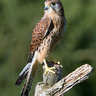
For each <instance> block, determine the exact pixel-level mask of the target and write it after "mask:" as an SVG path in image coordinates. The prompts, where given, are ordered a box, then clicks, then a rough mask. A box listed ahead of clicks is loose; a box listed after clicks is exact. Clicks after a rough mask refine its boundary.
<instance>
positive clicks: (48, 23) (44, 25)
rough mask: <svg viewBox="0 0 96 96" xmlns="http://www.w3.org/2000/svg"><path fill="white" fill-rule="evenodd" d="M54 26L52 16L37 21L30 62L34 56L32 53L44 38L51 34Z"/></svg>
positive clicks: (33, 34)
mask: <svg viewBox="0 0 96 96" xmlns="http://www.w3.org/2000/svg"><path fill="white" fill-rule="evenodd" d="M53 28H54V24H53V22H52V20H51V19H50V18H43V19H41V20H40V21H39V23H37V25H36V27H35V28H34V30H33V33H32V41H31V45H30V52H29V56H28V63H29V62H31V61H32V57H33V56H31V53H32V54H33V53H34V52H35V50H37V49H38V47H39V45H40V44H41V43H42V41H43V39H44V38H45V37H47V36H48V35H49V34H50V32H51V31H52V29H53Z"/></svg>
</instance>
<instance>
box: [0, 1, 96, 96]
mask: <svg viewBox="0 0 96 96" xmlns="http://www.w3.org/2000/svg"><path fill="white" fill-rule="evenodd" d="M43 3H44V0H41V1H40V0H0V76H1V77H0V95H1V96H12V95H13V96H19V94H20V91H21V87H20V88H17V87H15V85H14V83H15V81H16V79H17V77H18V74H19V73H20V71H21V70H22V68H23V67H24V66H25V65H26V62H27V56H28V50H29V46H30V41H31V34H32V30H33V28H34V27H35V25H36V23H37V22H38V21H39V19H40V18H41V17H42V16H43V7H44V4H43ZM62 3H63V5H64V8H65V15H66V19H67V26H66V32H65V33H64V36H62V38H61V42H60V44H59V45H58V46H57V47H56V48H55V50H53V52H52V54H51V55H52V56H53V57H54V58H55V60H57V61H61V63H62V64H63V66H64V68H63V70H64V71H63V74H64V75H63V76H65V75H67V74H68V73H70V72H71V71H73V70H74V69H75V68H77V67H79V66H80V65H82V64H84V63H89V64H91V65H92V66H93V67H94V72H93V74H92V76H91V78H89V79H88V80H86V81H85V82H83V83H81V84H80V85H78V86H76V87H74V88H73V89H72V90H70V91H69V92H68V93H66V94H65V96H85V95H86V96H90V95H92V96H96V92H95V90H96V83H95V82H96V76H95V73H96V65H95V63H96V21H95V20H96V1H95V0H72V1H69V0H62ZM25 45H26V46H25ZM38 73H39V75H38ZM40 74H41V75H40ZM41 80H42V69H41V66H40V65H39V68H38V70H37V74H36V76H35V80H34V84H33V86H32V90H31V94H33V93H34V88H35V85H36V83H37V82H39V81H41ZM22 85H23V84H22ZM22 85H21V86H22ZM31 96H33V95H31Z"/></svg>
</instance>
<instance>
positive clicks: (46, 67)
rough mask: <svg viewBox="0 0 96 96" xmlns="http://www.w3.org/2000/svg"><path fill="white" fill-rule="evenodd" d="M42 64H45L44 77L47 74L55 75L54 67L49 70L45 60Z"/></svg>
mask: <svg viewBox="0 0 96 96" xmlns="http://www.w3.org/2000/svg"><path fill="white" fill-rule="evenodd" d="M44 64H45V69H46V70H45V73H44V74H45V75H46V74H47V72H51V73H55V72H54V71H53V69H55V67H51V68H49V67H48V65H47V62H46V60H45V59H44Z"/></svg>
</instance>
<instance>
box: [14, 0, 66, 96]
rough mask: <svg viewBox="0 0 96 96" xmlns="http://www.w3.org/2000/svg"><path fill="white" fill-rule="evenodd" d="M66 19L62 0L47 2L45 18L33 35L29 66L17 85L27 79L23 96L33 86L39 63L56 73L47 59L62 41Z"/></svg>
mask: <svg viewBox="0 0 96 96" xmlns="http://www.w3.org/2000/svg"><path fill="white" fill-rule="evenodd" d="M65 24H66V19H65V15H64V9H63V5H62V3H61V2H60V0H46V1H45V7H44V16H43V17H42V18H41V20H40V21H39V22H38V23H37V25H36V27H35V28H34V30H33V33H32V41H31V46H30V51H29V56H28V64H27V65H26V66H25V67H24V69H23V70H22V72H21V73H20V74H19V78H18V79H17V81H16V84H15V85H18V86H19V85H20V84H21V83H22V81H23V80H24V79H25V78H26V81H25V83H24V86H23V89H22V92H21V96H28V94H29V91H30V89H31V86H32V82H33V79H34V75H35V73H36V69H37V63H40V64H43V63H44V64H45V68H46V72H45V74H46V73H47V72H48V71H49V72H52V73H54V71H53V70H52V69H54V67H51V68H49V67H48V66H47V63H46V57H47V56H48V55H49V54H50V52H51V50H52V48H53V46H54V45H56V43H57V41H58V40H59V39H60V36H61V35H62V33H63V31H64V25H65Z"/></svg>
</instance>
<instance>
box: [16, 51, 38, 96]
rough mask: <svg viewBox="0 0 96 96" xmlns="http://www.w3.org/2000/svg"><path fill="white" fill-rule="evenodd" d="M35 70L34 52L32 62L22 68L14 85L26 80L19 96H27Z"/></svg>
mask: <svg viewBox="0 0 96 96" xmlns="http://www.w3.org/2000/svg"><path fill="white" fill-rule="evenodd" d="M36 69H37V60H36V52H35V54H34V56H33V59H32V62H31V63H28V64H27V65H26V66H25V67H24V69H23V71H22V72H21V73H20V75H19V78H18V79H17V81H16V83H15V85H20V84H21V83H22V81H23V80H24V79H25V78H26V80H25V83H24V86H23V88H22V91H21V96H28V94H29V91H30V89H31V86H32V82H33V79H34V76H35V73H36Z"/></svg>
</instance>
